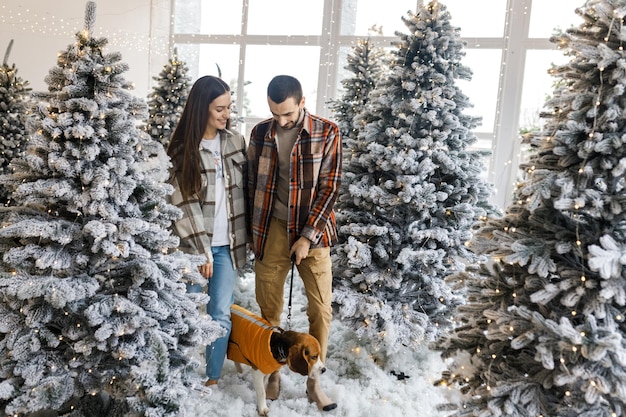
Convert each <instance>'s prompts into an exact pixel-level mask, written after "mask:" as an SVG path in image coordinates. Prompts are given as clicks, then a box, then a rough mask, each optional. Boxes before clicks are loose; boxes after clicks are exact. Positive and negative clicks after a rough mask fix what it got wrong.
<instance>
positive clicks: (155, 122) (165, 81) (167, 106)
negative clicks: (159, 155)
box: [146, 48, 191, 147]
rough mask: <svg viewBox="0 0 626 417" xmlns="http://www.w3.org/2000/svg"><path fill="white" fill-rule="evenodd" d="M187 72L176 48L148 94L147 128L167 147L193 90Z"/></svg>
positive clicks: (154, 137)
mask: <svg viewBox="0 0 626 417" xmlns="http://www.w3.org/2000/svg"><path fill="white" fill-rule="evenodd" d="M188 72H189V68H188V67H187V64H186V63H185V62H184V61H181V60H180V59H179V58H178V51H177V49H176V48H174V54H173V56H172V57H171V58H170V60H169V61H168V63H167V64H165V65H164V66H163V69H162V70H161V72H160V73H159V76H158V77H152V78H153V79H154V80H155V81H156V84H155V85H154V87H152V94H150V95H149V96H148V112H149V117H148V123H147V125H146V130H147V132H148V133H149V134H150V136H152V138H153V139H155V140H158V141H159V142H161V143H162V144H163V146H165V147H167V145H168V144H169V141H170V136H171V135H172V132H173V131H174V128H175V127H176V124H177V123H178V119H179V118H180V114H181V113H182V112H183V108H184V107H185V101H186V100H187V96H188V95H189V90H190V89H191V77H190V76H189V75H188Z"/></svg>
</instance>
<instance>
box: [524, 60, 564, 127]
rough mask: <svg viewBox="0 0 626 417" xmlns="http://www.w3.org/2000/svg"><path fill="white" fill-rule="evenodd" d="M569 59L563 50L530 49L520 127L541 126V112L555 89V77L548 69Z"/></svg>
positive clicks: (525, 73) (525, 70) (525, 69)
mask: <svg viewBox="0 0 626 417" xmlns="http://www.w3.org/2000/svg"><path fill="white" fill-rule="evenodd" d="M568 59H569V57H567V56H565V55H564V54H563V52H562V51H550V50H548V51H538V50H530V51H528V53H527V54H526V67H525V68H524V84H523V87H522V101H521V109H520V120H519V127H520V129H523V130H531V129H535V128H539V127H540V126H541V121H540V120H539V112H540V111H541V110H542V109H543V105H544V103H545V101H546V98H547V97H548V96H550V95H552V91H553V90H554V81H555V78H554V77H552V76H551V75H549V74H548V70H549V69H550V67H551V66H552V64H556V65H561V64H565V63H567V61H568Z"/></svg>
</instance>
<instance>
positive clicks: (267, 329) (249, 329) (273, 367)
mask: <svg viewBox="0 0 626 417" xmlns="http://www.w3.org/2000/svg"><path fill="white" fill-rule="evenodd" d="M230 317H231V321H232V323H233V326H232V329H231V331H230V337H229V339H228V351H227V357H228V359H230V360H232V361H235V362H239V363H243V364H246V365H251V366H253V367H255V368H257V369H259V370H260V371H261V372H263V373H264V374H271V373H272V372H275V371H278V370H279V369H280V367H281V366H282V364H281V363H280V362H278V361H277V360H276V359H274V357H273V356H272V350H271V348H270V337H271V336H272V332H274V328H273V327H272V325H271V324H270V323H269V322H268V321H267V320H265V319H263V318H262V317H259V316H257V315H255V314H254V313H252V312H251V311H248V310H246V309H245V308H243V307H241V306H238V305H236V304H233V305H232V306H231V308H230Z"/></svg>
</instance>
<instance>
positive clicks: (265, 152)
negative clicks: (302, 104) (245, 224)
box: [248, 109, 342, 259]
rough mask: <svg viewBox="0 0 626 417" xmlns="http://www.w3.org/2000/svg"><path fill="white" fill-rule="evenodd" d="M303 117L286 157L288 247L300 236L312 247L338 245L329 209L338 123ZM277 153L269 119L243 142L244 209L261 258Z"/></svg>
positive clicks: (335, 182)
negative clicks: (245, 155)
mask: <svg viewBox="0 0 626 417" xmlns="http://www.w3.org/2000/svg"><path fill="white" fill-rule="evenodd" d="M304 112H305V113H304V119H303V122H302V126H301V127H300V132H299V134H298V138H297V139H296V143H295V144H294V147H293V151H292V153H291V166H290V176H291V178H290V180H289V208H288V209H289V214H288V221H287V229H288V234H289V245H290V246H291V245H293V244H294V242H295V241H296V240H297V239H298V238H299V237H301V236H303V237H306V238H307V239H309V240H310V241H311V248H316V247H326V246H330V245H331V244H333V243H336V242H337V225H336V221H335V213H334V211H333V207H334V205H335V201H336V200H337V196H338V194H339V186H340V185H341V158H342V156H341V152H342V145H341V136H340V134H339V129H338V128H337V125H336V124H335V123H333V122H331V121H329V120H327V119H324V118H322V117H319V116H314V115H312V114H310V113H309V112H308V111H307V110H306V109H304ZM277 179H278V150H277V147H276V126H275V122H274V120H273V119H268V120H265V121H263V122H260V123H259V124H257V125H256V126H255V127H254V128H253V129H252V133H251V135H250V143H249V144H248V196H249V200H248V206H249V214H250V216H251V224H250V226H251V233H252V250H253V251H254V254H255V255H256V257H257V258H259V259H262V258H263V250H264V247H265V241H266V240H267V234H268V231H269V224H270V220H271V217H272V209H273V206H274V199H275V197H276V182H277Z"/></svg>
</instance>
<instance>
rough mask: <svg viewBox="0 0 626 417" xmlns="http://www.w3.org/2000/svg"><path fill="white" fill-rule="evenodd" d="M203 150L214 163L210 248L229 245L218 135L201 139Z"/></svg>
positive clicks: (224, 185)
mask: <svg viewBox="0 0 626 417" xmlns="http://www.w3.org/2000/svg"><path fill="white" fill-rule="evenodd" d="M200 145H201V146H202V148H203V149H206V150H208V151H210V152H211V153H212V154H213V160H214V161H215V217H214V218H213V239H212V240H211V246H226V245H230V240H229V239H228V216H227V214H226V183H225V182H224V166H223V163H222V149H221V147H220V138H219V133H218V135H217V136H216V137H214V138H213V139H204V138H203V139H202V142H201V144H200Z"/></svg>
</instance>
